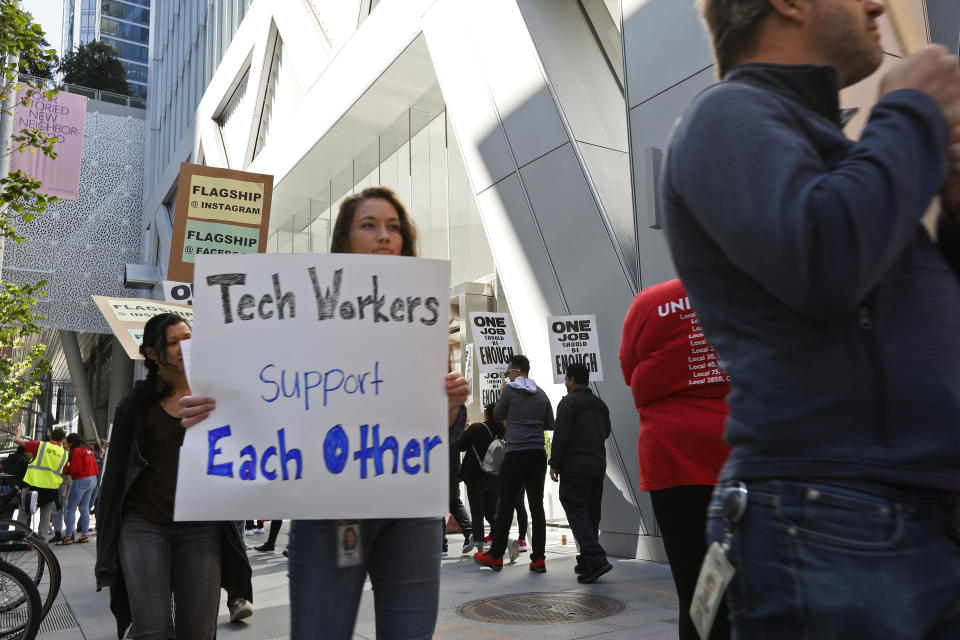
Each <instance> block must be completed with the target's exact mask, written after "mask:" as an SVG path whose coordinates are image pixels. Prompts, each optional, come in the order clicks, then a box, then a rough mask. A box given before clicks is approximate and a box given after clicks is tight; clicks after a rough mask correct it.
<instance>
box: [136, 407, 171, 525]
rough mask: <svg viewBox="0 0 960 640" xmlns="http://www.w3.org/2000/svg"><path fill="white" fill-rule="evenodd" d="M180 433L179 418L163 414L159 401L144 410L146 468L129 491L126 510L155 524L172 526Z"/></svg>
mask: <svg viewBox="0 0 960 640" xmlns="http://www.w3.org/2000/svg"><path fill="white" fill-rule="evenodd" d="M183 434H184V429H183V427H182V426H180V418H174V417H173V416H171V415H170V414H169V413H167V412H166V411H164V410H163V407H161V406H160V403H159V402H158V403H155V404H153V405H152V406H151V407H150V408H149V409H148V410H147V430H146V433H145V434H144V447H143V449H144V450H143V454H144V457H145V458H146V460H147V466H146V467H145V468H144V469H143V472H142V473H141V474H140V475H139V476H137V479H136V481H135V482H134V483H133V486H132V487H131V488H130V493H129V494H128V498H127V508H129V509H132V510H133V511H135V512H136V513H137V515H139V516H140V517H142V518H146V519H147V520H149V521H151V522H156V523H157V524H171V523H173V499H174V496H175V495H176V492H177V467H178V465H179V464H180V445H182V444H183Z"/></svg>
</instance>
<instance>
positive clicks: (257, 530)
mask: <svg viewBox="0 0 960 640" xmlns="http://www.w3.org/2000/svg"><path fill="white" fill-rule="evenodd" d="M254 533H264V531H263V527H260V528H258V529H254Z"/></svg>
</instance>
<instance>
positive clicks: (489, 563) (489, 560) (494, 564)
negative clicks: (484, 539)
mask: <svg viewBox="0 0 960 640" xmlns="http://www.w3.org/2000/svg"><path fill="white" fill-rule="evenodd" d="M473 561H474V562H476V563H477V564H482V565H483V566H485V567H490V568H491V569H493V570H494V571H500V570H501V569H503V558H494V557H493V556H492V555H490V554H489V553H484V552H483V551H478V552H476V553H475V554H473ZM541 562H542V561H541ZM544 571H546V569H544Z"/></svg>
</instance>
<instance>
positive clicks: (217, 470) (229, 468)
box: [207, 425, 233, 478]
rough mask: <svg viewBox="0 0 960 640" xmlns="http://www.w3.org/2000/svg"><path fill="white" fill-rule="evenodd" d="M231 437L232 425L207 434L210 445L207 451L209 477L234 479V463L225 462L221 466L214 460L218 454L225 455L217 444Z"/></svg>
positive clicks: (212, 430)
mask: <svg viewBox="0 0 960 640" xmlns="http://www.w3.org/2000/svg"><path fill="white" fill-rule="evenodd" d="M229 435H230V425H224V426H222V427H217V428H216V429H210V430H209V431H208V432H207V440H208V443H209V445H208V446H209V448H208V449H207V475H208V476H223V477H224V478H232V477H233V463H232V462H223V463H220V464H214V462H213V460H214V458H216V457H217V455H218V454H220V453H223V451H222V450H221V449H220V448H219V447H217V442H219V441H220V440H221V439H222V438H226V437H228V436H229Z"/></svg>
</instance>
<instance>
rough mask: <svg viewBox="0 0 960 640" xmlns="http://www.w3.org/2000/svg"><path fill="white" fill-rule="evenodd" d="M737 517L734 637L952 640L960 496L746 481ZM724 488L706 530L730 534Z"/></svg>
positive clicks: (715, 536)
mask: <svg viewBox="0 0 960 640" xmlns="http://www.w3.org/2000/svg"><path fill="white" fill-rule="evenodd" d="M746 488H747V498H746V511H745V512H744V514H743V516H742V517H741V518H740V519H739V520H738V521H736V522H733V523H730V524H729V527H730V533H731V540H730V541H731V548H730V552H729V553H728V557H729V559H730V561H731V563H732V564H733V566H734V567H735V568H736V570H737V573H736V575H735V576H734V578H733V582H732V583H731V585H730V588H729V590H728V591H727V604H728V606H729V608H730V619H731V623H732V625H733V638H734V639H735V640H751V639H754V638H757V639H760V638H777V640H841V639H842V640H858V639H860V638H863V639H873V638H896V639H897V640H947V639H953V638H957V637H958V629H960V496H958V495H956V494H953V493H950V492H946V491H930V490H908V489H899V488H894V487H889V486H885V485H877V484H870V483H863V482H845V481H835V480H830V481H822V480H816V481H813V480H811V481H804V480H762V481H749V482H746ZM733 493H735V492H734V490H732V489H731V488H730V487H729V483H724V485H722V486H718V487H717V489H716V490H715V491H714V495H713V499H712V501H711V503H710V509H709V512H708V525H707V526H708V538H709V539H710V540H711V541H722V540H723V539H724V532H725V528H726V527H727V526H728V523H727V521H726V520H725V519H724V518H723V504H724V499H725V498H727V497H728V495H729V494H733Z"/></svg>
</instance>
